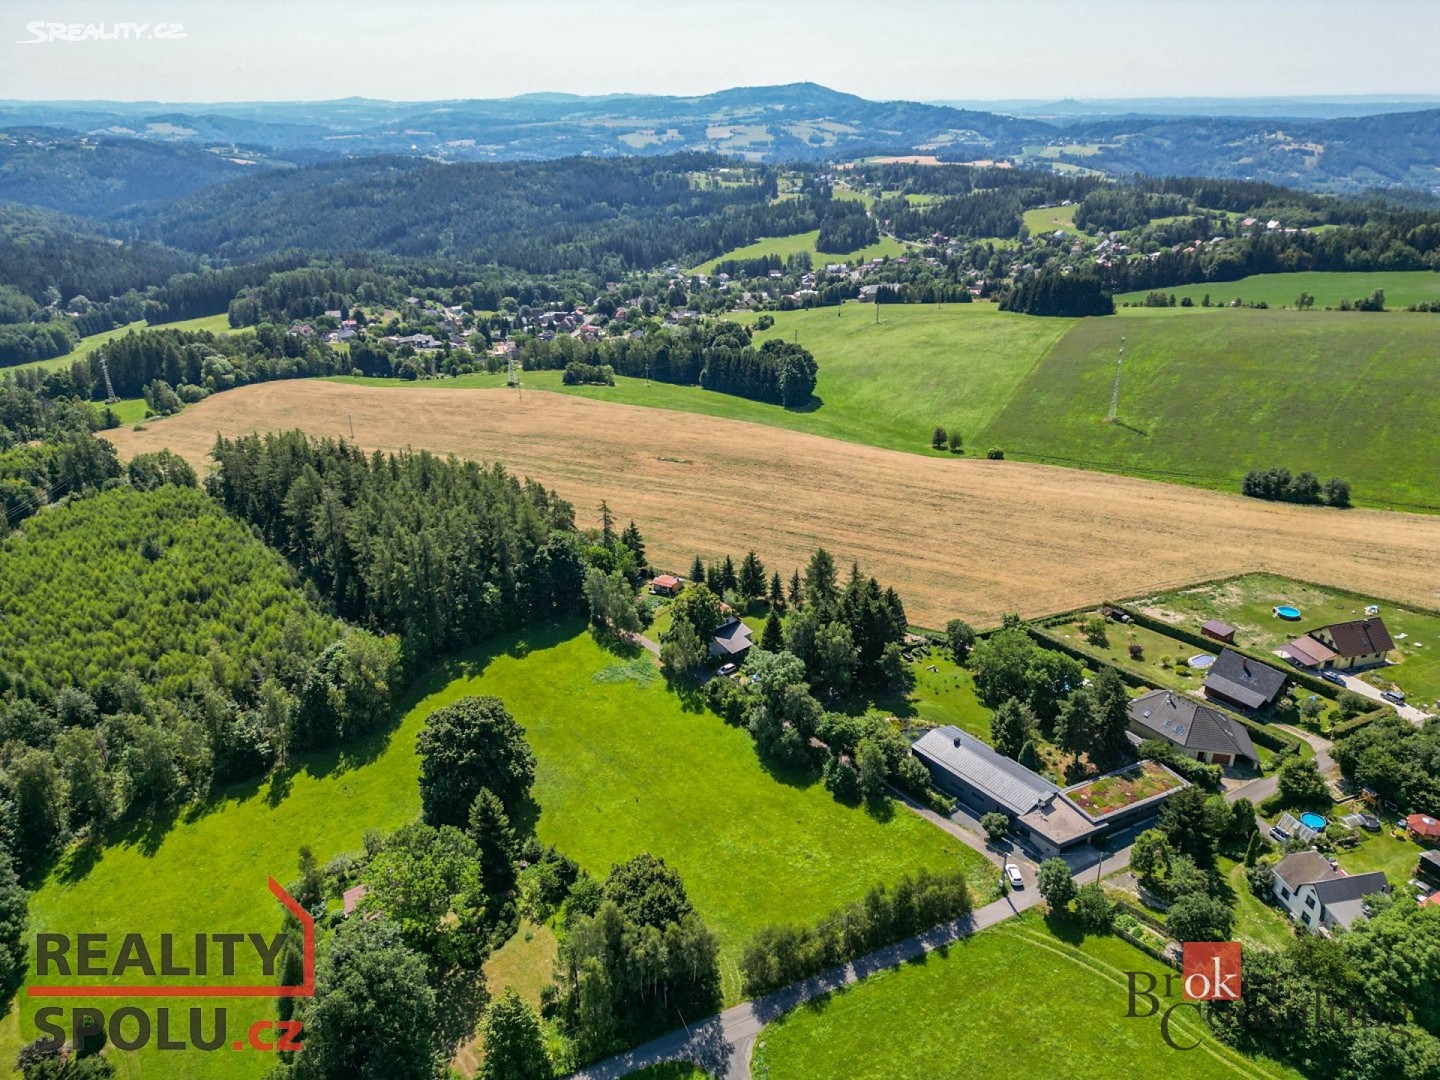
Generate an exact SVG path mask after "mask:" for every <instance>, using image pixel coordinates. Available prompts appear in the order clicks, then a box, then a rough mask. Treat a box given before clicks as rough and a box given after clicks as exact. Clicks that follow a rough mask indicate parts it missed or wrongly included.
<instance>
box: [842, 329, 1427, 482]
mask: <svg viewBox="0 0 1440 1080" xmlns="http://www.w3.org/2000/svg"><path fill="white" fill-rule="evenodd" d="M1132 310H1133V309H1132ZM1437 331H1440V327H1437V325H1436V322H1435V317H1434V316H1432V315H1412V314H1383V315H1382V314H1355V313H1340V312H1323V311H1320V312H1303V313H1302V312H1293V311H1250V310H1236V311H1226V312H1224V313H1222V314H1219V315H1195V316H1193V317H1189V318H1186V317H1175V318H1163V317H1162V318H1146V317H1144V316H1143V314H1140V313H1137V314H1136V315H1135V316H1132V317H1128V318H1118V319H1088V320H1083V321H1081V322H1078V323H1076V324H1075V325H1074V326H1073V327H1072V328H1071V329H1070V330H1069V331H1068V332H1067V333H1066V334H1065V336H1064V337H1062V338H1061V339H1060V340H1059V342H1058V343H1057V344H1056V346H1055V347H1054V348H1053V349H1051V350H1050V352H1049V353H1048V354H1047V355H1046V356H1045V358H1044V360H1043V361H1042V362H1041V363H1040V364H1038V365H1037V366H1036V367H1035V368H1034V369H1033V370H1032V371H1031V372H1030V374H1029V376H1028V377H1027V378H1026V379H1025V380H1024V382H1023V383H1022V384H1021V385H1020V386H1018V387H1017V388H1016V391H1015V393H1013V394H1012V395H1011V397H1010V399H1009V402H1008V404H1006V406H1005V407H1004V409H1003V410H1001V411H1000V412H999V414H998V415H997V416H996V417H995V418H994V420H993V421H992V422H991V423H989V424H988V425H987V426H986V428H985V429H984V431H983V432H982V433H981V435H980V440H981V441H982V442H984V443H987V444H988V443H995V444H998V445H1000V446H1003V447H1004V448H1005V450H1006V452H1007V454H1011V455H1013V456H1020V457H1024V458H1029V459H1033V460H1039V461H1054V462H1056V463H1059V464H1073V465H1083V466H1085V467H1088V468H1099V469H1105V470H1110V471H1115V472H1126V473H1136V474H1141V475H1153V476H1158V477H1161V478H1164V479H1174V480H1180V481H1184V482H1186V483H1194V484H1201V485H1204V486H1211V487H1225V488H1230V489H1232V490H1237V489H1238V487H1239V482H1240V480H1241V478H1242V477H1243V476H1244V474H1245V473H1246V472H1247V471H1248V470H1249V469H1251V468H1257V467H1270V466H1274V465H1284V466H1287V467H1289V468H1290V469H1291V470H1292V471H1296V472H1298V471H1300V470H1306V469H1308V470H1310V471H1312V472H1314V473H1316V474H1317V475H1319V476H1320V477H1321V478H1322V479H1323V478H1324V477H1328V476H1334V475H1339V476H1342V477H1344V478H1345V479H1347V480H1349V481H1350V482H1351V483H1352V484H1353V485H1354V490H1355V497H1356V501H1357V502H1364V503H1368V504H1371V505H1391V506H1397V507H1404V508H1409V509H1429V510H1433V509H1440V498H1437V493H1436V490H1435V486H1434V483H1433V479H1432V478H1433V477H1434V476H1435V475H1437V472H1440V442H1437V440H1436V438H1435V437H1434V433H1435V431H1436V430H1437V429H1440V351H1437V349H1436V341H1437V336H1436V335H1437ZM1122 335H1123V336H1124V338H1125V365H1124V372H1123V375H1122V377H1121V383H1120V408H1119V423H1116V424H1107V423H1105V422H1104V417H1105V415H1106V413H1107V411H1108V409H1109V404H1110V393H1111V387H1112V384H1113V380H1114V376H1115V367H1116V355H1117V350H1118V348H1119V345H1120V338H1121V336H1122ZM824 370H825V367H824V362H823V360H822V361H821V371H822V372H823V371H824Z"/></svg>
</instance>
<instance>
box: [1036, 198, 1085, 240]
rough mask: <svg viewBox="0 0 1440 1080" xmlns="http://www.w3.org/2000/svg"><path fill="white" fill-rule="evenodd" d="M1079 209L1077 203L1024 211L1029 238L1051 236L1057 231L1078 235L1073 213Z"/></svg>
mask: <svg viewBox="0 0 1440 1080" xmlns="http://www.w3.org/2000/svg"><path fill="white" fill-rule="evenodd" d="M1079 209H1080V204H1079V203H1071V204H1070V205H1069V206H1042V207H1039V208H1037V209H1035V210H1026V211H1025V214H1024V219H1025V227H1026V228H1027V229H1029V230H1030V235H1031V236H1052V235H1054V234H1055V232H1057V231H1060V232H1067V233H1074V234H1078V232H1079V230H1077V229H1076V228H1075V211H1076V210H1079ZM1092 242H1093V241H1092Z"/></svg>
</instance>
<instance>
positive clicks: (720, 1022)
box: [573, 886, 1041, 1080]
mask: <svg viewBox="0 0 1440 1080" xmlns="http://www.w3.org/2000/svg"><path fill="white" fill-rule="evenodd" d="M1039 903H1041V899H1040V894H1039V892H1038V891H1037V890H1036V889H1035V888H1034V887H1033V886H1032V887H1029V888H1026V889H1024V890H1023V891H1020V892H1014V893H1010V894H1008V895H1007V896H1005V897H1003V898H1001V899H999V900H996V901H995V902H994V903H991V904H986V905H985V906H984V907H982V908H979V909H978V910H976V911H974V912H972V913H971V914H970V915H968V916H966V917H965V918H963V919H957V920H955V921H954V922H949V923H945V924H944V925H942V926H937V927H935V928H934V929H933V930H928V931H926V932H925V933H923V934H916V935H915V936H914V937H910V938H906V939H905V940H904V941H900V942H897V943H896V944H894V945H889V946H886V947H885V948H883V949H877V950H876V951H875V952H872V953H869V954H868V955H866V956H862V957H861V958H860V959H859V960H856V961H854V962H852V963H849V964H846V965H844V966H843V967H836V968H831V969H830V970H829V971H826V972H823V973H821V974H819V975H816V976H814V977H813V978H809V979H805V980H804V981H803V982H798V983H792V984H791V985H790V986H787V987H784V988H783V989H780V990H776V991H775V992H774V993H772V994H767V995H765V996H764V997H762V998H757V999H756V1000H754V1001H746V1002H742V1003H741V1004H739V1005H735V1006H732V1007H731V1008H729V1009H726V1010H725V1011H724V1012H722V1013H721V1014H720V1015H719V1016H712V1017H710V1018H709V1019H708V1020H702V1021H701V1022H700V1023H698V1024H695V1025H693V1026H688V1027H684V1028H681V1029H679V1030H678V1031H672V1032H670V1034H668V1035H662V1036H661V1037H660V1038H658V1039H655V1040H653V1041H651V1042H648V1043H646V1044H645V1045H643V1046H637V1047H636V1048H635V1049H634V1050H628V1051H626V1052H625V1053H623V1054H617V1055H616V1056H614V1057H612V1058H608V1059H606V1060H605V1061H602V1062H600V1063H598V1064H596V1065H592V1066H590V1067H589V1068H588V1069H582V1070H581V1071H580V1072H577V1073H575V1074H574V1078H573V1080H618V1078H619V1077H622V1076H625V1075H627V1074H628V1073H632V1072H634V1071H635V1070H637V1069H643V1068H645V1067H646V1066H649V1065H659V1064H661V1063H663V1062H666V1061H691V1062H694V1063H695V1064H696V1065H699V1066H700V1067H701V1068H702V1069H704V1070H705V1071H706V1072H708V1073H709V1074H710V1075H711V1076H723V1077H725V1078H727V1080H749V1078H750V1057H751V1055H752V1054H753V1053H754V1049H755V1039H756V1037H757V1036H758V1035H759V1034H760V1032H761V1030H763V1029H764V1027H765V1025H766V1024H769V1023H770V1022H771V1021H773V1020H777V1019H779V1018H780V1017H781V1016H782V1015H784V1014H785V1013H787V1012H789V1011H790V1010H791V1009H793V1008H795V1007H796V1006H797V1005H803V1004H804V1003H805V1002H807V1001H810V1000H811V999H812V998H817V997H819V996H821V995H822V994H828V993H830V992H831V991H832V990H837V989H839V988H840V987H842V986H846V985H848V984H850V983H853V982H857V981H859V980H860V979H863V978H865V977H866V976H867V975H873V974H875V973H876V972H879V971H884V970H885V969H886V968H893V967H897V966H899V965H900V964H903V963H905V962H907V961H909V960H914V959H916V958H918V957H921V956H924V955H925V954H926V953H928V952H931V951H932V950H934V949H939V948H943V947H944V946H946V945H950V944H953V943H954V942H956V941H959V940H960V939H961V938H965V937H969V936H970V935H971V934H973V933H975V932H977V931H979V930H984V929H985V928H986V927H990V926H994V925H995V924H996V923H1000V922H1004V921H1005V920H1006V919H1008V918H1011V917H1012V916H1014V915H1018V914H1019V913H1020V912H1021V911H1024V910H1025V909H1026V908H1030V907H1034V906H1035V905H1036V904H1039Z"/></svg>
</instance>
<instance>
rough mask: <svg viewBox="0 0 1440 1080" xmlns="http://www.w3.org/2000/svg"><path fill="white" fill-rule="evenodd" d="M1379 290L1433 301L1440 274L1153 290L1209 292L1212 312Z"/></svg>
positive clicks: (1394, 304)
mask: <svg viewBox="0 0 1440 1080" xmlns="http://www.w3.org/2000/svg"><path fill="white" fill-rule="evenodd" d="M1032 212H1033V211H1032ZM1027 216H1028V215H1027ZM1376 289H1383V290H1384V291H1385V306H1386V307H1388V308H1406V307H1409V306H1410V305H1411V304H1420V303H1424V302H1427V301H1429V302H1434V301H1437V300H1440V273H1436V272H1435V271H1433V270H1387V271H1379V272H1376V273H1351V272H1345V273H1333V274H1332V273H1321V272H1318V271H1316V272H1309V271H1307V272H1305V273H1298V274H1256V275H1254V276H1253V277H1245V278H1240V279H1239V280H1237V281H1210V282H1203V283H1201V284H1198V285H1177V286H1174V287H1172V288H1168V289H1157V290H1155V291H1156V292H1163V293H1165V294H1166V295H1167V296H1168V295H1170V294H1171V293H1173V294H1174V295H1175V302H1176V303H1177V304H1178V303H1179V302H1180V300H1181V298H1182V297H1186V296H1188V297H1190V299H1191V300H1193V301H1194V302H1195V303H1196V304H1197V305H1198V304H1199V303H1200V301H1201V299H1203V298H1204V297H1205V296H1206V294H1208V295H1209V297H1210V303H1211V304H1213V305H1216V307H1211V308H1199V310H1201V311H1212V312H1213V311H1215V310H1224V305H1226V304H1228V303H1230V301H1231V300H1239V301H1241V302H1242V303H1249V304H1258V303H1265V304H1268V305H1269V306H1270V307H1272V308H1280V307H1294V306H1295V300H1296V298H1297V297H1298V296H1299V295H1300V294H1301V293H1302V292H1308V293H1309V294H1310V295H1311V296H1313V297H1314V298H1315V307H1316V308H1327V307H1338V306H1339V304H1340V301H1341V300H1358V299H1360V298H1361V297H1368V296H1369V295H1370V294H1371V293H1373V292H1374V291H1375V290H1376ZM1149 293H1150V290H1149V289H1141V290H1140V291H1138V292H1131V293H1122V294H1120V295H1118V296H1116V297H1115V303H1116V305H1117V306H1119V305H1121V304H1124V303H1131V304H1143V303H1144V302H1145V297H1146V296H1148V295H1149ZM1357 314H1358V313H1357Z"/></svg>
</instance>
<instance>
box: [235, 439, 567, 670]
mask: <svg viewBox="0 0 1440 1080" xmlns="http://www.w3.org/2000/svg"><path fill="white" fill-rule="evenodd" d="M213 456H214V458H215V461H216V464H217V469H216V471H215V473H214V475H213V476H212V477H211V478H210V479H209V480H208V481H207V486H208V487H209V489H210V491H211V492H212V493H213V494H214V495H215V497H216V498H217V499H218V500H219V501H220V504H221V505H222V506H224V507H225V508H226V509H227V510H229V511H230V512H231V513H233V514H235V515H236V516H237V517H239V518H240V519H241V520H243V521H246V522H249V523H250V524H252V525H254V526H255V527H256V528H257V529H258V530H259V532H260V535H261V536H262V537H263V538H264V539H265V540H266V541H267V542H268V543H270V544H271V545H272V546H274V547H275V548H277V549H279V550H280V551H281V552H283V553H284V554H285V555H286V556H287V557H288V558H290V559H291V560H292V561H293V562H294V563H295V565H296V566H298V567H299V568H300V570H301V572H302V573H303V574H304V575H305V576H306V578H308V579H309V580H310V581H311V582H312V583H313V584H314V585H315V587H316V588H317V589H318V590H319V592H320V594H321V595H322V596H323V597H324V598H325V599H326V600H327V601H328V602H329V603H330V604H331V605H332V606H333V608H334V610H335V611H336V612H337V613H338V614H339V615H341V616H342V617H343V618H346V619H348V620H351V621H353V622H356V623H359V624H360V625H362V626H367V627H371V628H373V629H376V630H379V631H382V632H387V633H397V634H399V635H401V638H402V641H403V643H404V649H405V655H406V657H407V660H408V661H409V663H411V664H412V665H419V664H421V663H424V662H428V661H429V660H430V659H432V658H433V657H435V656H437V655H438V654H440V653H442V652H445V651H448V650H451V649H455V648H459V647H461V646H464V645H468V644H472V643H474V642H477V641H480V640H482V639H483V638H485V637H487V636H489V635H491V634H494V633H497V632H499V631H501V630H504V629H508V628H511V627H515V626H519V625H521V624H522V623H525V622H528V621H530V620H532V619H540V618H545V617H548V616H550V615H552V614H554V613H557V612H572V611H576V610H579V608H580V606H581V604H582V602H583V598H582V595H581V584H582V579H583V575H584V565H585V564H584V552H583V544H582V540H581V537H580V535H579V533H577V532H576V530H575V521H574V511H573V510H572V509H571V507H570V505H569V504H568V503H566V502H564V501H563V500H561V499H560V498H559V497H558V496H556V495H555V494H554V492H551V491H547V490H546V489H545V488H543V487H542V486H541V485H539V484H537V483H535V482H533V481H525V482H524V483H522V482H521V481H520V480H518V479H517V478H515V477H514V476H512V475H510V474H509V473H507V472H506V471H505V469H504V468H503V467H502V466H500V465H494V466H490V467H485V466H482V465H480V464H478V463H476V462H473V461H459V460H456V459H454V458H450V459H444V458H439V457H436V456H435V455H433V454H431V453H429V452H427V451H420V452H418V453H416V452H410V451H406V452H404V453H400V454H395V455H390V456H386V455H382V454H379V453H376V454H374V455H371V456H367V455H366V454H365V453H364V452H363V451H361V450H360V449H359V448H357V447H355V446H352V445H350V444H348V443H345V442H343V441H341V442H335V441H332V440H328V439H325V440H311V439H308V438H306V437H305V436H304V435H303V434H302V433H300V432H289V433H287V434H283V435H267V436H265V437H263V438H262V437H260V436H258V435H249V436H243V437H240V438H237V439H224V438H221V439H218V440H217V441H216V444H215V449H214V451H213Z"/></svg>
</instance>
